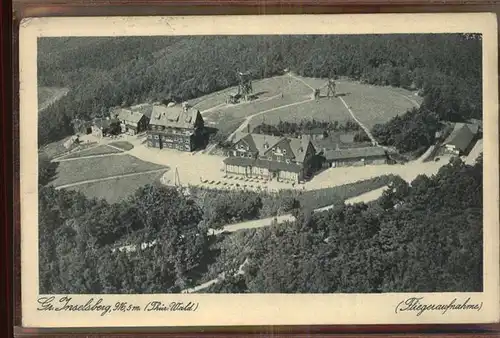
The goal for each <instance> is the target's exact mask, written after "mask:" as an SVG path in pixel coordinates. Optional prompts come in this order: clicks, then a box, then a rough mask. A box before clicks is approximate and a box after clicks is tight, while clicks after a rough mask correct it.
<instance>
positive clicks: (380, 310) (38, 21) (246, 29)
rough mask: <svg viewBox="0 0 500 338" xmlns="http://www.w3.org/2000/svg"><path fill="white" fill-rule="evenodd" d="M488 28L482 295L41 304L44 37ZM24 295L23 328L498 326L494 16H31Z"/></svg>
mask: <svg viewBox="0 0 500 338" xmlns="http://www.w3.org/2000/svg"><path fill="white" fill-rule="evenodd" d="M458 32H462V33H465V32H472V33H482V35H483V85H484V86H483V88H484V89H483V107H484V113H483V114H484V120H485V123H484V135H485V138H484V187H485V189H484V193H483V195H484V214H485V216H484V217H485V218H484V231H483V236H484V292H482V293H426V294H422V293H415V294H396V293H395V294H331V295H330V294H328V295H317V294H296V295H284V294H245V295H236V294H232V295H220V294H172V295H102V296H101V295H94V296H89V295H70V296H71V297H72V298H73V301H74V302H78V303H81V304H85V303H86V302H87V301H88V300H89V298H91V297H93V298H94V299H98V298H102V299H103V304H104V303H105V304H112V305H114V304H115V303H116V302H118V301H120V302H127V303H128V304H137V305H139V306H141V307H144V306H145V305H146V304H147V303H148V302H150V301H152V300H160V301H163V302H166V303H169V302H172V301H183V302H189V301H191V302H194V303H195V304H197V307H198V309H197V311H193V312H168V313H161V312H139V313H138V312H125V313H121V312H113V313H111V314H108V315H104V316H101V314H100V313H99V312H80V313H77V312H73V313H72V312H48V311H38V310H37V307H38V302H37V299H38V297H39V294H38V231H37V224H38V215H37V210H38V186H37V176H38V172H37V168H38V163H37V148H38V147H37V139H36V135H37V103H36V101H37V100H36V97H37V83H36V80H35V79H36V78H37V68H36V67H37V62H36V55H37V47H36V46H37V44H36V39H37V37H42V36H119V35H135V36H140V35H215V34H218V35H243V34H248V35H250V34H251V35H254V34H372V33H378V34H384V33H458ZM19 41H20V46H19V48H20V52H19V54H20V60H19V62H20V166H21V167H20V177H21V182H20V196H21V224H22V226H21V229H22V230H21V268H22V278H21V293H22V325H23V326H25V327H95V326H110V327H113V326H221V325H314V324H318V325H328V324H424V323H427V324H429V323H434V324H437V323H492V322H497V321H499V314H500V303H499V300H500V298H499V285H500V283H499V281H500V278H499V221H498V220H499V209H498V205H499V190H498V186H499V184H498V183H499V182H498V173H499V167H498V78H497V75H498V63H497V59H498V48H497V21H496V17H495V15H493V14H488V13H475V14H471V13H462V14H357V15H283V16H274V15H273V16H271V15H269V16H210V17H209V16H206V17H203V16H190V17H134V18H131V17H87V18H83V17H79V18H76V17H74V18H62V17H59V18H30V19H24V20H23V21H22V23H21V27H20V39H19ZM409 297H424V302H425V303H429V304H430V303H432V304H448V303H450V301H452V300H453V299H454V298H457V299H458V301H462V302H463V301H465V300H466V299H467V298H470V303H477V304H479V303H480V304H481V310H480V311H449V312H447V313H446V314H445V315H443V314H441V313H440V311H437V312H436V311H428V312H425V313H423V314H422V315H420V316H416V314H415V313H413V312H397V311H396V309H397V305H398V304H399V303H400V302H401V301H403V300H405V299H407V298H409Z"/></svg>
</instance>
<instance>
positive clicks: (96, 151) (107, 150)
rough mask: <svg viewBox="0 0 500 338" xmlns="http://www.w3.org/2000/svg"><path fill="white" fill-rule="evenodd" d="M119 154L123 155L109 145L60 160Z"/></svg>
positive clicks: (76, 153)
mask: <svg viewBox="0 0 500 338" xmlns="http://www.w3.org/2000/svg"><path fill="white" fill-rule="evenodd" d="M117 153H121V151H120V150H117V149H114V148H111V147H108V146H107V145H105V144H103V145H100V146H97V147H93V148H90V149H85V150H82V151H79V152H75V153H72V154H69V155H67V156H63V157H61V158H59V160H65V159H70V158H79V157H86V156H94V155H106V154H117Z"/></svg>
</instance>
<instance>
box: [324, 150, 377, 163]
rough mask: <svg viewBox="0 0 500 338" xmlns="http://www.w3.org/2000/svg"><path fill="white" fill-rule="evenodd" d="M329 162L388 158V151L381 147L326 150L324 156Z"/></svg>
mask: <svg viewBox="0 0 500 338" xmlns="http://www.w3.org/2000/svg"><path fill="white" fill-rule="evenodd" d="M323 155H324V156H325V158H326V159H327V160H343V159H346V160H347V159H354V158H366V157H368V158H369V157H382V156H386V151H385V150H384V149H383V148H380V147H363V148H348V149H337V150H326V151H325V153H324V154H323Z"/></svg>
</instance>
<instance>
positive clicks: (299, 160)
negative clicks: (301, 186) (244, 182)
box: [224, 133, 316, 182]
mask: <svg viewBox="0 0 500 338" xmlns="http://www.w3.org/2000/svg"><path fill="white" fill-rule="evenodd" d="M228 155H229V157H228V158H226V159H225V160H224V165H225V172H226V174H235V175H242V176H246V177H257V178H262V179H267V180H272V179H276V180H278V181H291V182H302V181H304V180H305V179H307V178H309V177H310V176H311V175H312V173H313V171H314V168H313V161H314V156H315V155H316V149H315V148H314V146H313V144H312V142H311V140H310V138H309V137H307V136H305V137H303V138H301V139H297V138H289V137H277V136H269V135H262V134H251V133H249V134H245V135H244V136H243V137H242V138H240V139H239V140H237V141H236V142H235V143H234V144H233V146H232V147H231V149H230V150H229V151H228Z"/></svg>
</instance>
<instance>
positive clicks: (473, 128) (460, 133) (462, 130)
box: [443, 123, 479, 156]
mask: <svg viewBox="0 0 500 338" xmlns="http://www.w3.org/2000/svg"><path fill="white" fill-rule="evenodd" d="M478 132H479V126H478V125H476V124H467V123H455V126H454V127H453V131H452V132H451V133H450V135H448V137H447V138H446V140H444V142H443V152H444V153H445V154H450V155H455V156H461V155H464V154H467V152H468V151H469V150H470V148H471V145H472V144H473V142H474V141H475V140H476V135H477V134H478Z"/></svg>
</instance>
